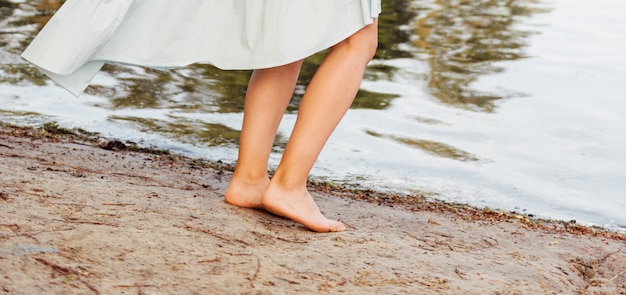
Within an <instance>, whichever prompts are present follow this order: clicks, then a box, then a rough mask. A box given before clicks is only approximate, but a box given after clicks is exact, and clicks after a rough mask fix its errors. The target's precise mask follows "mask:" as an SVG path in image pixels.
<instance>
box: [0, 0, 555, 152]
mask: <svg viewBox="0 0 626 295" xmlns="http://www.w3.org/2000/svg"><path fill="white" fill-rule="evenodd" d="M0 3H2V4H0V7H2V16H3V18H5V19H6V18H9V17H10V16H11V15H12V13H13V11H14V10H15V9H16V8H18V7H19V5H18V4H15V3H12V2H7V1H5V0H0ZM33 3H34V9H35V10H36V13H34V14H33V15H31V16H28V17H17V18H12V19H11V20H10V21H8V25H9V26H13V27H21V26H25V25H28V24H33V23H34V24H36V26H37V27H36V29H35V30H33V31H31V34H29V35H28V36H27V37H25V38H22V39H21V43H20V45H19V46H4V47H5V50H6V51H8V52H12V53H14V54H19V53H20V52H21V51H23V49H24V47H25V46H26V45H27V44H28V42H30V40H32V37H33V36H34V35H35V32H36V31H38V30H40V29H41V27H42V26H43V25H44V24H45V22H47V21H48V19H49V18H50V16H51V15H52V14H53V13H54V11H55V10H56V9H58V8H59V7H60V6H61V5H62V3H63V1H49V0H40V1H33ZM532 3H533V0H517V1H504V0H489V1H469V0H466V1H452V0H433V1H408V0H389V1H383V11H384V13H383V14H382V15H381V16H380V23H379V31H380V34H379V49H378V51H377V53H376V57H375V59H376V60H377V61H379V62H376V63H373V64H372V65H371V66H370V67H368V69H367V72H366V74H365V79H366V80H369V81H380V80H382V81H393V80H394V79H395V77H396V76H397V75H398V73H400V72H402V71H403V70H402V68H400V67H398V66H396V65H394V64H392V63H385V61H387V60H390V61H391V60H401V59H421V60H425V61H427V64H428V66H429V69H428V72H426V73H424V74H416V75H415V76H414V78H415V79H416V80H417V81H420V80H427V81H428V82H427V85H428V88H429V91H430V93H432V95H433V96H434V97H436V98H437V99H439V100H440V101H441V102H443V103H445V104H449V105H453V106H456V107H460V108H464V109H472V110H480V111H488V112H490V111H493V109H494V103H493V101H494V100H497V99H500V98H502V95H501V94H488V93H482V92H480V91H475V90H472V89H471V88H470V87H469V84H470V83H471V82H473V81H475V80H476V79H477V77H478V76H479V75H482V74H486V73H492V72H494V71H497V70H498V69H497V68H496V67H494V66H493V64H492V63H493V62H495V61H501V60H515V59H519V58H522V57H524V54H523V47H524V45H525V38H526V36H528V34H530V33H529V32H524V31H518V30H515V29H514V24H515V23H516V18H519V17H520V16H524V17H529V16H531V15H532V14H534V13H537V12H543V11H542V10H541V9H538V8H532V6H531V5H530V4H532ZM8 38H10V36H9V37H8ZM4 39H5V40H6V39H7V38H4ZM4 42H5V43H3V44H8V43H7V42H6V41H4ZM325 54H326V52H321V53H318V54H316V55H314V56H311V57H310V58H308V59H306V61H305V63H304V64H303V66H302V71H301V75H300V77H299V80H298V85H297V87H296V91H295V93H294V96H293V99H292V101H291V103H290V105H289V107H288V109H287V112H288V113H294V112H296V111H297V107H298V104H299V102H300V100H301V98H302V94H303V93H304V91H305V89H306V85H308V83H309V82H310V80H311V78H312V77H313V75H314V73H315V70H316V69H317V67H318V66H319V65H320V64H321V63H322V61H323V59H324V56H325ZM2 71H3V72H4V74H3V75H2V76H1V78H0V79H2V82H4V83H13V84H15V83H32V84H35V85H40V86H41V85H44V84H45V83H46V81H48V80H47V79H46V78H45V77H44V76H42V74H41V73H39V71H37V70H36V69H34V68H33V67H32V66H30V65H27V64H24V63H8V64H3V65H2ZM103 72H105V73H108V74H109V75H110V76H111V77H114V79H115V81H116V82H115V83H114V84H112V85H92V86H90V87H89V88H88V89H87V91H86V92H87V93H88V94H91V95H94V96H99V97H108V98H109V103H108V104H106V105H104V104H100V105H98V107H102V108H107V109H110V110H125V109H144V110H159V109H160V110H171V111H176V112H181V113H188V114H206V113H241V112H243V101H244V97H245V92H246V86H247V83H248V79H249V77H250V74H251V71H222V70H220V69H217V68H215V67H213V66H210V65H203V64H194V65H190V66H188V67H185V68H182V69H170V70H156V69H145V68H138V67H129V66H121V65H105V67H104V68H103ZM397 97H399V95H398V94H395V93H382V92H378V91H374V90H371V89H368V90H365V89H361V90H359V92H358V95H357V97H356V99H355V101H354V103H353V105H352V108H353V109H371V110H385V109H387V108H388V107H389V106H390V105H391V104H392V102H393V100H394V99H395V98H397ZM109 120H111V121H117V122H120V121H122V122H128V123H132V125H135V126H138V128H139V129H140V130H142V131H146V132H153V133H157V134H162V135H164V136H167V137H174V138H177V139H178V140H180V141H182V142H195V143H202V144H209V145H211V146H213V145H233V144H236V143H237V137H238V131H236V130H234V129H233V128H231V127H228V126H225V125H221V124H218V123H211V124H208V123H203V122H201V121H199V120H191V119H185V118H182V117H180V116H172V115H170V116H168V118H167V120H158V119H154V118H150V119H148V118H142V117H138V116H121V115H115V116H110V118H109ZM417 121H418V122H421V123H427V124H432V123H439V122H436V120H435V119H429V118H424V117H421V118H418V119H417ZM441 123H443V122H441ZM366 134H368V135H370V136H374V137H379V138H385V139H388V140H392V141H395V142H399V143H402V144H405V145H407V146H410V147H412V148H415V149H419V150H423V151H425V152H427V153H429V154H431V155H435V156H438V157H443V158H449V159H453V160H459V161H476V160H477V158H476V156H473V155H472V154H471V153H468V152H465V151H463V150H462V149H459V148H456V147H454V146H452V145H450V144H446V143H443V142H437V141H434V140H430V139H421V138H415V137H407V136H399V135H392V134H389V135H384V136H383V135H381V134H378V133H376V132H373V131H371V130H370V131H366ZM285 139H286V136H285V135H284V134H279V135H278V139H277V140H276V143H275V144H276V147H282V146H284V144H285Z"/></svg>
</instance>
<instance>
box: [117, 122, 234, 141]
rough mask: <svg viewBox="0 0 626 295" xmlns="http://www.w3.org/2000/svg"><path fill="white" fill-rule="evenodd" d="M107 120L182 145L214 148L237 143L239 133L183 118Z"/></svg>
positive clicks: (220, 126) (221, 126)
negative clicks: (159, 135) (190, 144)
mask: <svg viewBox="0 0 626 295" xmlns="http://www.w3.org/2000/svg"><path fill="white" fill-rule="evenodd" d="M109 119H110V120H112V121H115V120H118V121H127V122H133V123H135V124H137V125H139V126H140V128H141V129H142V131H150V132H152V133H158V134H164V135H167V136H170V137H173V138H176V139H177V140H179V141H180V142H183V143H194V144H197V143H204V144H207V145H209V146H216V145H224V144H237V143H238V142H239V134H240V132H239V131H238V130H234V129H232V128H229V127H227V126H224V125H221V124H212V123H206V122H202V121H197V120H188V119H185V118H172V119H173V121H162V120H156V119H146V118H139V117H132V116H111V117H109Z"/></svg>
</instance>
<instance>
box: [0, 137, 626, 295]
mask: <svg viewBox="0 0 626 295" xmlns="http://www.w3.org/2000/svg"><path fill="white" fill-rule="evenodd" d="M61 133H63V132H61ZM105 143H106V144H105ZM105 143H101V144H98V143H97V139H89V140H86V139H85V138H84V137H82V138H80V137H79V138H77V137H74V136H63V135H62V134H61V135H58V134H57V135H51V134H49V132H47V131H44V130H43V129H37V130H35V129H32V130H31V129H23V128H10V127H6V126H5V127H0V158H1V160H0V207H1V208H2V210H1V212H2V214H0V294H326V293H345V294H626V238H624V236H623V235H621V234H619V233H612V232H604V231H602V230H600V229H594V228H585V227H581V226H577V225H571V224H567V223H563V222H558V221H552V222H549V221H539V220H532V219H530V218H528V217H527V216H523V215H518V214H516V213H512V212H498V211H497V210H495V211H494V210H482V209H477V208H471V207H467V206H462V205H455V204H446V203H441V202H436V201H429V200H427V199H424V198H420V197H406V198H402V197H399V196H390V195H384V194H379V193H375V192H368V191H361V192H358V191H351V190H349V189H345V188H339V187H332V186H327V185H323V184H312V185H311V190H313V191H314V193H313V195H314V197H315V198H316V200H317V202H318V204H319V206H320V208H322V210H323V212H324V213H325V214H326V215H327V216H328V217H330V218H337V219H340V220H342V221H344V222H345V223H346V224H348V225H349V230H348V231H346V232H342V233H329V234H316V233H312V232H310V231H308V230H306V229H305V228H303V227H302V226H300V225H298V224H296V223H294V222H292V221H289V220H285V219H282V218H279V217H276V216H273V215H270V214H267V213H265V212H261V211H256V210H248V209H240V208H236V207H233V206H230V205H228V204H226V203H224V201H223V196H222V193H223V191H224V190H225V188H226V185H227V184H228V180H229V178H230V175H231V172H230V170H229V169H226V168H225V166H224V165H220V164H219V163H204V162H201V161H196V160H192V159H185V158H181V157H178V156H175V155H168V154H158V153H144V152H141V151H136V150H133V149H129V148H127V147H125V146H123V145H122V144H121V143H118V142H114V141H111V142H105ZM103 147H104V148H103ZM105 148H106V149H105Z"/></svg>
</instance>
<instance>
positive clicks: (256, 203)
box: [224, 61, 302, 208]
mask: <svg viewBox="0 0 626 295" xmlns="http://www.w3.org/2000/svg"><path fill="white" fill-rule="evenodd" d="M301 66H302V61H297V62H294V63H291V64H288V65H284V66H280V67H275V68H269V69H260V70H255V71H254V73H253V74H252V77H250V82H249V84H248V90H247V92H246V100H245V104H244V115H243V124H242V128H241V137H240V140H239V157H238V160H237V166H236V168H235V173H234V174H233V178H232V180H231V182H230V184H229V185H228V188H227V189H226V193H225V194H224V199H225V201H226V202H227V203H229V204H232V205H235V206H239V207H244V208H261V196H262V194H263V192H264V191H265V189H266V187H267V184H268V182H269V177H268V173H267V161H268V159H269V155H270V152H271V150H272V146H273V144H274V138H275V137H276V130H277V129H278V125H279V124H280V120H281V119H282V117H283V114H284V113H285V110H286V109H287V105H288V104H289V101H290V100H291V97H292V96H293V90H294V88H295V86H296V82H297V81H298V75H299V73H300V68H301Z"/></svg>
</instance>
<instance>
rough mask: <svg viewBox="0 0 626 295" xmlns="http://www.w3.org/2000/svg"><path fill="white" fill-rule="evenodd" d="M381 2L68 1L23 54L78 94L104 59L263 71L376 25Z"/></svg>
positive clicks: (141, 63) (314, 51)
mask: <svg viewBox="0 0 626 295" xmlns="http://www.w3.org/2000/svg"><path fill="white" fill-rule="evenodd" d="M380 6H381V4H380V0H89V1H86V0H68V1H67V2H65V4H63V6H62V7H61V8H60V9H59V11H57V13H56V14H55V15H54V16H53V17H52V19H50V21H49V22H48V24H46V26H45V27H44V28H43V29H42V30H41V32H40V33H39V34H38V35H37V36H36V38H35V39H34V40H33V41H32V43H31V44H30V45H29V46H28V47H27V49H26V50H25V51H24V52H23V53H22V57H23V58H24V59H26V60H28V61H30V62H32V63H33V64H35V65H36V66H38V67H39V68H40V69H41V70H42V71H43V72H45V73H46V74H48V75H49V76H50V77H51V78H52V79H53V80H55V81H56V82H58V83H59V84H60V85H62V86H63V87H65V88H66V89H68V90H69V91H70V92H72V93H73V94H74V95H79V94H80V93H82V92H83V91H84V90H85V88H86V87H87V86H88V85H89V83H90V81H91V80H92V79H93V77H94V76H95V75H96V74H97V72H98V71H100V69H101V67H102V66H103V65H104V64H105V63H122V64H132V65H139V66H145V67H153V68H171V67H183V66H186V65H189V64H193V63H207V64H212V65H215V66H217V67H219V68H221V69H259V68H268V67H274V66H279V65H284V64H288V63H291V62H293V61H296V60H299V59H302V58H305V57H307V56H309V55H311V54H314V53H316V52H318V51H321V50H324V49H326V48H329V47H331V46H333V45H334V44H337V43H338V42H340V41H342V40H344V39H345V38H347V37H349V36H350V35H352V34H353V33H355V32H356V31H358V30H359V29H361V28H362V27H364V26H366V25H368V24H371V23H372V22H373V20H374V18H376V17H378V14H379V13H380Z"/></svg>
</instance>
